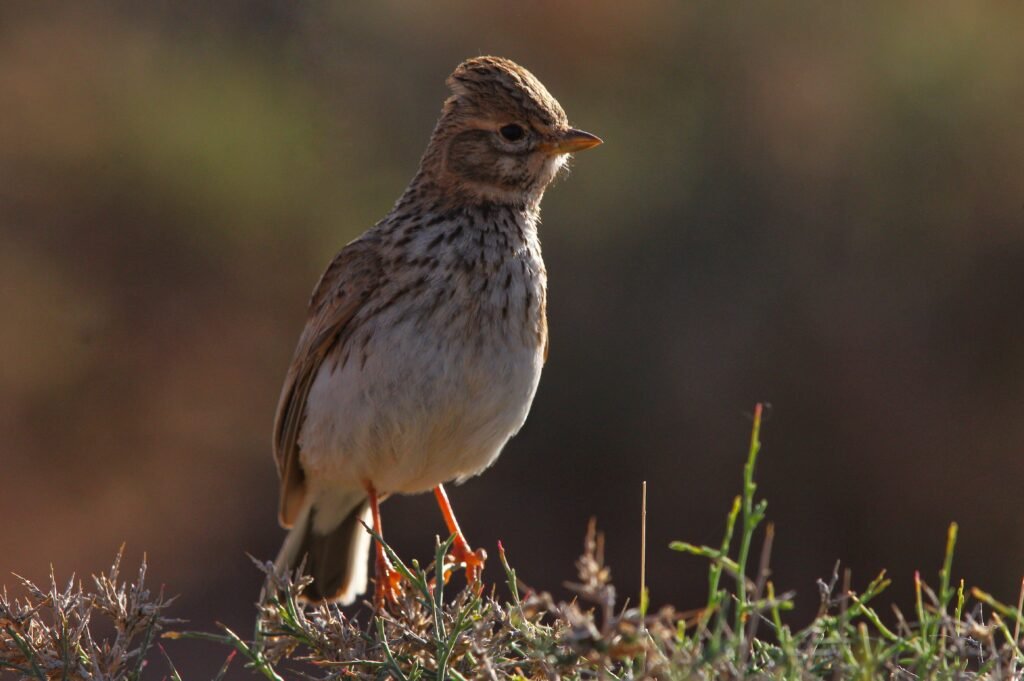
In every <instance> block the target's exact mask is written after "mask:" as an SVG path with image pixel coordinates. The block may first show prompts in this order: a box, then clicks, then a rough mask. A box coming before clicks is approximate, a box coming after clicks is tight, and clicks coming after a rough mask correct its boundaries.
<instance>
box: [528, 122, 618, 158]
mask: <svg viewBox="0 0 1024 681" xmlns="http://www.w3.org/2000/svg"><path fill="white" fill-rule="evenodd" d="M603 142H604V140H602V139H601V138H600V137H598V136H597V135H591V134H590V133H589V132H583V131H582V130H576V129H575V128H573V129H570V130H566V131H565V132H563V133H560V134H559V135H558V137H556V138H555V139H553V140H550V141H548V142H544V143H543V144H541V145H540V148H541V151H543V152H545V153H547V154H551V155H552V156H557V155H558V154H572V153H575V152H577V151H583V150H584V149H590V148H591V147H596V146H597V145H598V144H602V143H603Z"/></svg>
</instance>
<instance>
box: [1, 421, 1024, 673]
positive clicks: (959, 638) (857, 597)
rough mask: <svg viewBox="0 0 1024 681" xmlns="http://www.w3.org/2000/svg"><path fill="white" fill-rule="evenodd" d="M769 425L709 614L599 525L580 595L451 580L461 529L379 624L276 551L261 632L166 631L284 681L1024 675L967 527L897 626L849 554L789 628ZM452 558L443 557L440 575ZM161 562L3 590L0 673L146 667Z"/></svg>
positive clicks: (1017, 621) (583, 562)
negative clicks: (652, 591)
mask: <svg viewBox="0 0 1024 681" xmlns="http://www.w3.org/2000/svg"><path fill="white" fill-rule="evenodd" d="M760 425H761V410H760V407H759V408H758V409H757V410H756V412H755V415H754V430H753V434H752V437H751V444H750V451H749V455H748V458H747V462H746V466H745V468H744V476H743V491H742V494H741V495H740V496H738V497H737V498H736V500H735V502H734V504H733V506H732V508H731V509H730V511H729V513H728V515H727V519H726V531H725V536H724V537H723V539H722V542H721V544H720V545H719V546H718V547H708V546H695V545H692V544H687V543H685V542H675V543H673V544H672V548H673V549H675V550H677V551H682V552H685V553H689V554H693V555H697V556H700V557H702V558H704V559H707V560H708V561H709V569H708V587H709V588H708V599H707V602H706V603H705V604H704V605H703V607H701V608H699V609H697V610H693V611H690V612H684V613H680V612H677V611H676V610H675V609H673V608H671V607H665V608H662V609H661V610H659V611H658V612H648V607H647V599H646V594H643V595H642V598H641V603H640V604H639V607H635V608H623V607H620V606H619V605H618V601H617V598H616V592H615V588H614V586H613V585H612V582H611V574H610V571H609V569H608V567H607V566H606V565H605V564H604V558H603V553H604V552H603V539H602V537H601V535H600V534H599V533H598V532H597V531H596V529H595V526H594V524H593V523H591V526H590V528H589V530H588V533H587V538H586V541H585V546H584V552H583V555H582V556H581V557H580V559H579V560H578V561H577V564H576V568H577V581H576V582H575V583H572V584H570V585H568V586H569V587H570V588H571V589H572V590H573V591H574V593H575V594H576V597H575V598H574V599H573V600H572V601H570V602H568V603H565V602H556V601H555V600H554V599H553V598H552V597H551V596H550V595H549V594H547V593H544V592H538V591H535V590H533V589H530V588H528V587H526V586H525V585H524V584H523V583H522V582H521V581H520V580H519V579H518V578H517V576H516V573H515V570H514V569H513V568H512V567H511V566H510V565H509V562H508V560H507V557H506V555H505V552H504V551H503V550H502V549H501V547H500V546H499V559H500V562H501V565H502V567H503V568H504V572H505V577H506V585H507V588H508V593H509V596H508V597H507V598H504V597H500V596H499V595H498V593H497V589H496V588H492V590H491V591H490V593H488V594H484V593H481V592H479V591H478V590H475V589H473V588H465V589H463V590H461V591H460V592H458V593H455V594H454V595H451V594H448V593H446V590H445V586H446V585H445V581H446V580H445V578H446V577H447V576H448V573H447V571H446V566H445V563H444V560H443V559H444V556H445V555H446V553H447V551H448V548H449V547H450V543H451V539H449V540H448V541H447V542H440V543H439V544H438V546H437V552H436V555H435V560H434V562H433V563H432V564H431V565H428V566H426V567H422V566H420V565H419V563H417V562H416V561H413V562H412V563H411V564H406V563H404V562H403V561H401V559H400V558H399V557H398V556H397V555H395V553H394V552H393V551H392V550H391V549H390V548H388V549H387V551H388V553H389V555H390V557H391V559H392V561H393V562H394V563H395V565H396V566H397V568H398V569H399V570H400V571H401V572H402V574H403V576H404V578H405V584H406V588H405V590H404V593H403V596H402V597H401V599H400V601H399V603H397V604H396V605H394V606H393V607H391V608H389V609H388V611H387V612H384V613H380V614H370V615H368V620H367V622H366V623H365V624H364V623H362V622H360V620H359V616H356V617H349V616H347V615H346V614H345V613H343V612H342V611H341V610H340V609H338V608H337V607H335V606H324V605H321V606H317V607H309V606H305V605H303V604H302V603H301V602H300V600H299V598H298V595H299V594H300V593H301V591H302V589H303V587H304V586H305V584H306V583H307V582H306V580H307V579H308V578H305V577H298V576H297V575H289V574H281V573H278V572H275V571H274V569H273V566H272V564H270V563H266V564H260V563H258V565H259V566H260V568H261V569H262V570H263V571H264V572H265V574H266V582H265V586H264V594H263V599H262V603H263V604H262V606H261V607H260V609H259V612H258V614H257V618H256V626H255V629H254V632H253V635H252V638H251V639H244V638H243V637H241V636H239V635H238V634H236V633H235V632H233V631H231V630H229V629H227V628H226V627H223V628H222V631H221V632H219V633H210V632H164V633H163V636H166V637H175V638H190V639H204V640H212V641H217V642H219V643H222V644H225V645H227V646H229V647H230V648H231V649H232V650H231V653H230V654H229V655H228V658H227V661H226V662H225V664H224V666H223V668H222V669H221V671H220V673H219V674H218V676H217V678H218V679H219V678H221V677H223V676H224V674H225V673H226V672H227V669H228V665H229V664H230V663H231V661H232V659H233V658H235V657H240V658H242V659H243V660H244V662H245V664H246V666H247V667H249V668H250V669H251V670H252V672H253V673H257V674H261V675H263V676H264V677H266V678H268V679H275V680H276V679H283V678H307V679H323V680H328V679H341V678H353V679H381V678H389V677H390V678H394V679H398V680H400V681H415V680H417V679H422V678H437V679H456V680H457V681H461V680H462V679H471V678H472V679H555V678H568V679H589V678H609V679H640V678H655V679H732V678H744V677H751V678H767V679H845V678H861V679H872V678H889V679H922V678H927V679H1019V678H1021V677H1022V672H1021V669H1022V668H1024V653H1022V650H1021V647H1020V627H1021V623H1022V621H1024V617H1022V615H1021V605H1022V603H1021V602H1018V604H1017V607H1012V606H1009V605H1006V604H1003V603H1000V602H998V601H996V600H995V599H994V598H993V597H992V596H990V595H989V594H987V593H985V592H983V591H980V590H978V589H973V590H971V591H970V592H966V591H965V589H964V584H963V582H962V581H960V582H959V583H955V582H954V581H953V580H952V562H953V551H954V547H955V544H956V538H957V528H956V525H953V526H951V527H950V530H949V535H948V538H947V544H946V554H945V560H944V562H943V565H942V567H941V569H940V571H939V575H938V588H937V589H933V588H931V587H929V586H928V585H927V584H926V583H925V582H924V581H923V580H921V579H920V577H919V576H917V577H916V578H915V583H914V586H915V600H914V603H913V605H912V614H911V615H910V616H905V615H904V614H903V612H902V611H900V610H898V609H896V610H895V615H894V620H893V621H891V622H890V623H888V624H887V623H886V622H884V621H883V618H882V617H881V616H880V614H879V613H878V612H877V611H876V610H875V609H874V607H873V606H872V605H871V603H872V601H873V600H874V599H875V598H876V597H877V596H878V595H879V594H880V593H881V592H882V591H883V590H884V589H885V588H886V587H887V586H888V585H889V580H888V579H887V578H886V577H885V574H884V572H883V573H882V574H880V575H879V576H878V577H876V578H875V579H874V580H872V581H871V582H870V583H869V584H868V585H867V587H866V588H865V589H864V590H863V591H861V592H859V593H858V592H855V591H854V590H853V589H852V588H851V586H850V584H849V573H848V572H847V573H846V574H845V576H844V578H843V579H842V583H840V577H839V570H838V567H837V569H836V570H835V572H834V573H833V575H832V576H831V578H830V579H829V580H828V581H824V580H821V581H819V591H820V607H819V610H818V613H817V615H816V616H815V618H814V619H813V621H812V622H811V623H810V624H809V625H807V626H806V627H804V628H802V629H799V630H793V629H792V628H791V627H790V626H789V625H788V624H786V623H785V622H784V618H783V614H784V613H785V612H786V611H787V610H790V609H791V608H792V605H793V602H792V594H789V593H783V594H779V593H776V589H775V586H774V584H773V583H772V581H771V579H769V574H770V571H769V562H770V556H771V545H772V538H773V529H772V526H771V525H770V524H769V525H767V526H766V527H765V531H764V532H763V533H762V534H760V537H761V542H760V550H759V555H760V558H759V560H758V562H757V566H756V568H755V569H754V570H753V573H752V576H748V563H750V562H751V561H750V557H751V552H752V551H753V547H754V540H755V538H757V537H758V536H759V535H758V530H759V528H760V527H761V525H762V523H763V522H764V519H765V511H766V504H765V502H764V501H763V500H759V499H757V497H756V492H757V485H756V483H755V482H754V470H755V465H756V462H757V456H758V452H759V450H760V440H759V431H760ZM734 539H735V541H734ZM734 545H735V546H734ZM435 566H442V567H441V574H440V575H438V574H437V573H436V572H435ZM144 576H145V566H143V568H142V570H141V571H140V574H139V578H138V581H137V583H136V584H134V585H131V586H127V585H125V584H122V583H119V582H118V572H117V564H116V563H115V566H114V568H112V570H111V572H110V574H109V575H105V576H101V577H98V578H95V579H94V581H95V584H96V590H95V592H85V591H83V590H82V587H81V585H79V586H78V587H77V588H76V587H73V586H72V585H69V586H68V587H67V588H66V589H65V590H63V591H60V590H58V589H57V587H56V584H55V582H53V580H52V579H51V588H50V590H49V591H48V592H44V591H41V590H40V589H38V588H36V587H35V586H34V585H32V584H31V583H29V582H26V581H24V580H22V583H23V586H24V588H25V590H26V592H27V595H26V596H25V597H24V599H23V600H21V601H12V600H9V599H8V597H7V595H6V592H5V593H4V595H3V597H2V599H0V627H2V631H0V670H2V669H6V670H11V671H14V672H16V673H18V674H19V675H21V676H23V677H26V678H36V679H39V680H40V681H42V680H43V679H51V678H68V679H122V678H123V679H136V678H138V677H139V675H140V674H141V673H142V671H143V669H144V660H145V659H146V657H147V654H148V652H149V649H150V647H151V645H152V644H153V642H154V636H155V635H156V634H157V633H158V632H161V631H162V630H164V629H166V628H167V626H168V625H169V624H170V622H171V621H170V620H168V619H166V618H165V617H164V616H163V612H164V610H165V609H166V608H167V606H168V604H169V601H168V600H165V599H164V598H163V596H162V595H157V596H151V595H150V594H149V593H148V592H147V591H146V590H145V589H144V588H143V578H144ZM438 577H440V578H438ZM449 590H451V589H450V587H449ZM1022 600H1024V593H1022ZM364 612H365V611H364ZM93 613H99V614H102V615H104V616H106V617H107V618H108V619H109V620H110V621H111V622H112V623H113V628H114V631H115V634H114V637H113V639H112V640H108V639H104V640H103V641H101V642H99V643H97V642H96V641H95V640H94V638H93V634H92V633H90V632H91V627H92V624H93V622H92V620H93V617H92V615H93ZM890 619H891V618H890ZM166 665H167V667H166V669H167V670H169V671H168V673H169V674H170V676H171V677H172V678H173V679H176V680H178V679H180V678H181V677H180V676H179V675H178V673H177V672H176V671H175V669H174V666H173V663H172V662H171V661H170V659H167V660H166ZM161 675H163V674H161Z"/></svg>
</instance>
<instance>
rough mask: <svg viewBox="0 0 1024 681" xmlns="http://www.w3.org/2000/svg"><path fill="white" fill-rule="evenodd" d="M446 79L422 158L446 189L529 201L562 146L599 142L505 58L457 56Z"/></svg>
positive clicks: (564, 153)
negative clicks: (447, 93) (457, 61)
mask: <svg viewBox="0 0 1024 681" xmlns="http://www.w3.org/2000/svg"><path fill="white" fill-rule="evenodd" d="M448 87H449V88H450V89H451V92H452V94H451V96H450V97H449V98H448V99H447V100H446V101H445V103H444V110H443V111H442V113H441V118H440V120H439V121H438V123H437V127H436V128H435V129H434V134H433V136H432V137H431V140H430V146H429V147H428V149H427V153H426V154H425V155H424V160H423V165H424V171H427V172H430V173H431V174H432V175H433V179H434V181H435V182H436V183H437V184H438V185H439V186H440V187H441V188H442V189H444V190H446V191H453V192H454V193H457V194H459V195H462V196H465V197H467V198H470V199H477V200H480V201H490V202H495V203H506V204H522V205H530V204H534V205H535V204H536V202H538V201H539V200H540V198H541V196H542V195H543V193H544V189H545V188H546V187H547V186H548V184H549V183H550V182H551V181H552V180H553V179H554V178H555V175H556V174H557V173H558V170H559V169H560V168H561V167H562V166H563V165H564V164H565V162H566V160H567V158H568V155H569V154H571V153H573V152H576V151H582V150H584V149H589V148H591V147H594V146H597V145H598V144H601V139H600V138H598V137H596V136H595V135H591V134H590V133H588V132H583V131H582V130H576V129H575V128H572V127H570V126H569V121H568V118H567V117H566V115H565V111H563V110H562V107H561V105H560V104H559V103H558V102H557V101H556V100H555V98H554V97H552V96H551V94H550V93H549V92H548V91H547V89H546V88H545V87H544V86H543V85H542V84H541V82H540V81H539V80H537V79H536V78H535V77H534V76H533V74H531V73H530V72H529V71H527V70H526V69H524V68H523V67H521V66H519V65H518V64H516V63H514V62H512V61H509V60H508V59H502V58H500V57H476V58H475V59H470V60H468V61H465V62H463V63H462V64H460V65H459V66H458V68H456V69H455V71H454V72H453V73H452V75H451V76H449V77H448Z"/></svg>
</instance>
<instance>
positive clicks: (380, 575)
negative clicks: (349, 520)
mask: <svg viewBox="0 0 1024 681" xmlns="http://www.w3.org/2000/svg"><path fill="white" fill-rule="evenodd" d="M363 486H364V487H365V488H366V494H367V495H368V496H369V497H370V512H371V513H372V514H373V531H374V532H376V533H377V537H378V539H377V541H376V542H375V544H376V545H377V570H376V579H375V580H374V581H375V583H376V589H375V590H374V597H373V604H374V606H375V607H376V608H377V609H378V610H383V609H384V605H385V604H386V603H392V604H395V603H398V597H399V595H400V593H401V591H400V588H399V586H400V582H401V579H402V575H401V573H399V572H398V570H396V569H395V568H394V566H393V565H391V561H390V560H388V556H387V554H386V553H384V544H382V543H381V539H383V537H384V534H383V530H382V529H381V524H380V499H379V498H378V496H377V490H376V489H374V487H373V484H372V483H370V482H369V481H366V482H364V483H363Z"/></svg>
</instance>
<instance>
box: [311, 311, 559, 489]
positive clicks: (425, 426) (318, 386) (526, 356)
mask: <svg viewBox="0 0 1024 681" xmlns="http://www.w3.org/2000/svg"><path fill="white" fill-rule="evenodd" d="M394 317H395V316H394V315H386V314H385V315H381V316H380V317H378V318H377V320H376V321H377V322H379V323H378V324H377V325H376V328H377V329H378V330H377V331H376V332H375V333H374V334H373V336H372V337H371V338H370V340H369V342H368V343H367V345H366V348H367V356H366V360H365V363H363V362H362V357H361V356H360V355H359V353H352V356H350V358H349V359H348V361H347V362H346V363H345V364H344V366H334V365H333V363H331V362H326V363H325V364H324V366H323V367H322V368H321V369H320V372H319V374H318V375H317V377H316V380H315V381H314V383H313V386H312V388H311V390H310V394H309V398H308V401H307V405H306V419H305V422H304V424H303V426H302V431H301V434H300V450H301V463H302V467H303V470H304V471H305V473H306V476H307V481H308V483H309V484H310V486H311V488H313V489H316V488H320V489H325V488H338V487H343V488H344V487H348V488H352V487H358V486H361V485H362V484H363V481H369V482H371V483H372V484H373V485H374V487H375V488H376V489H377V490H379V491H381V492H385V493H386V492H405V493H415V492H422V491H426V490H429V489H430V488H432V487H434V486H436V485H438V484H441V483H444V482H447V481H450V480H453V479H459V480H461V479H464V478H467V477H470V476H473V475H476V474H477V473H479V472H481V471H483V470H484V469H485V468H487V467H488V466H490V465H491V464H492V463H493V462H494V460H495V459H496V458H497V456H498V454H499V453H500V452H501V449H502V447H504V445H505V443H506V442H507V441H508V439H509V438H510V437H512V436H513V435H514V434H515V433H516V431H518V430H519V428H520V427H521V426H522V425H523V422H524V421H525V420H526V415H527V412H528V411H529V409H530V404H531V403H532V401H533V396H534V393H535V392H536V390H537V383H538V381H539V380H540V373H541V368H542V366H543V356H542V353H543V350H542V349H541V348H539V347H537V344H536V343H533V342H527V339H525V338H524V335H523V334H521V333H508V334H490V335H491V336H493V338H492V342H479V343H478V342H477V339H476V338H473V337H470V338H467V337H465V333H464V332H457V331H455V330H453V329H451V328H447V329H445V328H435V329H431V330H429V331H427V332H425V331H424V330H423V329H422V328H417V327H416V326H415V325H414V324H413V323H412V322H410V321H400V320H397V319H395V318H394ZM396 321H397V323H393V322H396Z"/></svg>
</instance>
